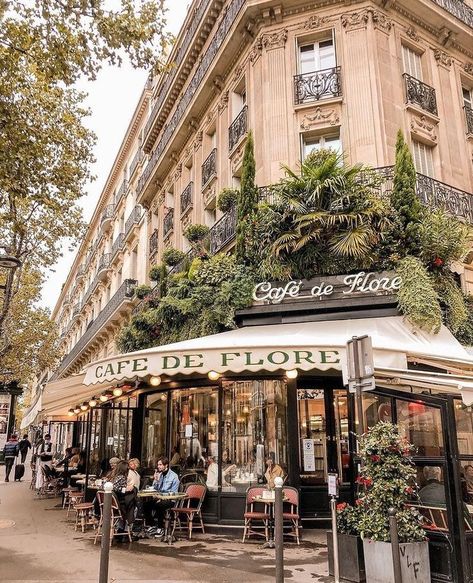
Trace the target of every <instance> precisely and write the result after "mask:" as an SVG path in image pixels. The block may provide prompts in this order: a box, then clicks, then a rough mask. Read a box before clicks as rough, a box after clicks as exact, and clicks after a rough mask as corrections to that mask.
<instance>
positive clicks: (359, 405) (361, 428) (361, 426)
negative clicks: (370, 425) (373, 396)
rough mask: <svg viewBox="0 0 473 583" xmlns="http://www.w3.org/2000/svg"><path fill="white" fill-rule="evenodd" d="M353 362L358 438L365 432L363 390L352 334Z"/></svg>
mask: <svg viewBox="0 0 473 583" xmlns="http://www.w3.org/2000/svg"><path fill="white" fill-rule="evenodd" d="M353 361H354V362H353V364H354V367H355V383H356V411H357V416H358V424H357V426H356V434H357V436H358V439H360V437H361V436H362V435H363V433H364V432H365V422H364V419H363V392H362V390H361V371H360V366H359V365H360V358H359V346H358V338H357V337H356V336H353Z"/></svg>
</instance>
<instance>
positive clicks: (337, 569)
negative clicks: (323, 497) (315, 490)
mask: <svg viewBox="0 0 473 583" xmlns="http://www.w3.org/2000/svg"><path fill="white" fill-rule="evenodd" d="M330 509H331V511H332V537H333V576H334V578H335V583H340V567H339V560H338V533H337V500H336V498H335V497H334V496H332V498H331V500H330Z"/></svg>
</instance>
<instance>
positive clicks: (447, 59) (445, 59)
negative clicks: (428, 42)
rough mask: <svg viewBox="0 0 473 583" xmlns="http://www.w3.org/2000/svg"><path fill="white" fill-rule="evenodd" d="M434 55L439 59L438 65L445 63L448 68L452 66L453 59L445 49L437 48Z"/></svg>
mask: <svg viewBox="0 0 473 583" xmlns="http://www.w3.org/2000/svg"><path fill="white" fill-rule="evenodd" d="M434 57H435V60H436V61H437V65H439V66H440V65H443V66H444V67H446V68H447V69H450V67H451V66H452V63H453V59H452V57H451V56H450V55H449V54H448V53H446V52H445V51H442V50H440V49H435V50H434Z"/></svg>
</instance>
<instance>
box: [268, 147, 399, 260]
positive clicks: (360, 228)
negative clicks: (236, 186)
mask: <svg viewBox="0 0 473 583" xmlns="http://www.w3.org/2000/svg"><path fill="white" fill-rule="evenodd" d="M284 171H285V177H284V178H283V179H282V180H281V182H280V184H279V185H278V186H277V190H278V194H279V197H278V203H277V204H278V206H279V211H280V212H281V213H282V217H283V221H282V222H283V225H284V227H283V231H282V233H281V234H280V235H279V236H278V238H277V239H276V241H275V242H274V244H273V252H274V253H275V255H276V256H279V255H281V254H283V255H287V256H290V255H293V254H294V253H300V254H303V255H304V256H306V255H307V253H308V251H309V249H308V247H310V249H311V252H310V253H309V255H311V256H312V257H313V259H314V262H315V263H320V267H322V263H324V266H323V269H324V270H327V258H328V257H330V258H331V260H332V262H333V263H334V265H335V264H337V262H338V263H346V262H347V260H351V261H353V260H355V261H360V262H362V263H366V262H372V261H373V252H374V248H375V246H376V244H377V243H378V242H379V240H380V238H382V236H383V232H384V231H385V230H386V229H387V227H388V225H389V219H388V216H389V207H388V203H387V202H386V201H384V200H383V199H382V198H381V196H380V195H379V187H380V183H381V179H380V177H379V176H378V175H377V174H376V173H375V171H374V170H372V169H371V168H367V167H363V166H361V165H355V166H348V165H346V164H344V161H343V157H342V156H341V155H338V154H337V153H336V152H334V151H333V150H319V151H317V152H313V153H312V154H310V155H309V156H307V158H306V159H305V160H304V161H303V162H302V163H301V166H300V172H295V171H293V170H291V169H290V168H288V167H284ZM306 260H307V258H306V259H305V261H306ZM335 269H336V268H335ZM316 271H320V270H316ZM329 271H333V270H332V269H330V268H329Z"/></svg>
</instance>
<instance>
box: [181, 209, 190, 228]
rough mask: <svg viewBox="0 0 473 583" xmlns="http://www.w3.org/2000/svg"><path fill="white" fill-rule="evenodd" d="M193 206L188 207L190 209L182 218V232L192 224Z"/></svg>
mask: <svg viewBox="0 0 473 583" xmlns="http://www.w3.org/2000/svg"><path fill="white" fill-rule="evenodd" d="M191 210H192V209H191V208H189V209H188V211H187V212H186V215H185V216H184V217H182V218H181V228H182V232H184V231H185V230H186V229H187V227H190V225H191V224H192V213H191Z"/></svg>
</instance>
